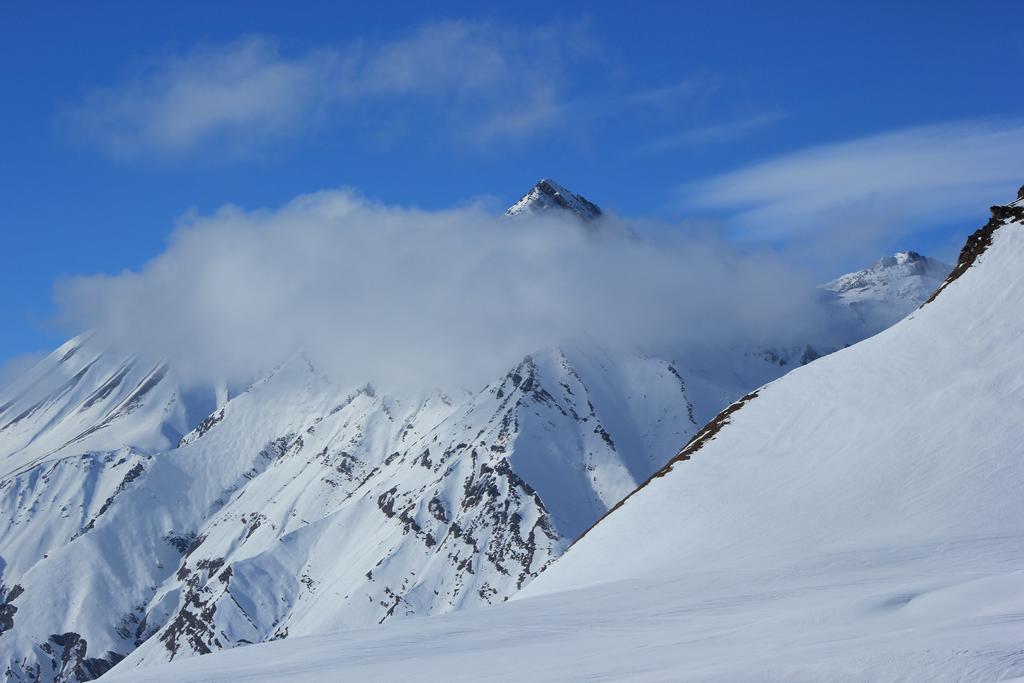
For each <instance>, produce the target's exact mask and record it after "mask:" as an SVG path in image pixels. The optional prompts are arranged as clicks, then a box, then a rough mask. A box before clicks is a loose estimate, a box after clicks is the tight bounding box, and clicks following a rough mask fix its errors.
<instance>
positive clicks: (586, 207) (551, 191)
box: [505, 178, 602, 221]
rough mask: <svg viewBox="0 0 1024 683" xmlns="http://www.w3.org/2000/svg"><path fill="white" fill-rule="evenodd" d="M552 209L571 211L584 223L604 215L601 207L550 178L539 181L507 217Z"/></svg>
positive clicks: (509, 209) (511, 208) (510, 209)
mask: <svg viewBox="0 0 1024 683" xmlns="http://www.w3.org/2000/svg"><path fill="white" fill-rule="evenodd" d="M551 209H562V210H565V211H570V212H572V213H574V214H576V215H577V216H579V217H580V218H581V219H582V220H583V221H592V220H594V219H595V218H599V217H600V216H601V215H602V211H601V207H599V206H598V205H597V204H594V203H593V202H591V201H589V200H588V199H586V198H585V197H583V196H582V195H578V194H576V193H575V192H571V191H569V190H567V189H565V188H564V187H562V186H561V185H559V184H558V183H556V182H555V181H554V180H551V179H550V178H542V179H541V180H539V181H538V182H537V184H536V185H534V186H533V187H532V188H531V189H530V191H529V192H527V193H526V194H524V195H523V196H522V197H521V198H520V199H519V201H517V202H516V203H515V204H513V205H512V206H510V207H509V208H508V209H507V210H506V211H505V215H506V216H521V215H530V214H535V213H537V212H544V211H550V210H551Z"/></svg>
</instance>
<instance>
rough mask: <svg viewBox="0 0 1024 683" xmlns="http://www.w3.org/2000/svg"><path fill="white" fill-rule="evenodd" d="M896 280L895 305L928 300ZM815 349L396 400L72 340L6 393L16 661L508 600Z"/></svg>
mask: <svg viewBox="0 0 1024 683" xmlns="http://www.w3.org/2000/svg"><path fill="white" fill-rule="evenodd" d="M542 184H543V183H541V184H539V185H538V187H540V185H542ZM548 185H549V186H550V187H556V186H555V185H554V184H553V183H551V182H550V181H548ZM567 192H568V191H566V190H564V188H559V189H558V190H557V193H559V194H560V196H563V197H566V196H568V195H567V194H566V193H567ZM570 194H571V193H570ZM574 196H575V195H574ZM531 206H532V207H533V208H531V210H543V209H542V208H540V205H539V204H536V205H534V204H531ZM551 206H552V207H555V209H556V210H561V208H564V207H561V205H560V204H553V205H551ZM559 207H561V208H559ZM549 208H550V207H549ZM887 282H889V283H894V284H895V285H898V284H899V282H900V277H899V274H895V275H893V276H892V277H888V278H887ZM908 292H909V293H910V294H908ZM897 294H898V295H897V296H894V297H892V298H891V299H890V300H889V301H888V302H887V304H886V305H887V306H895V307H900V308H901V309H902V310H908V309H910V308H912V307H913V306H915V305H917V304H919V303H920V302H921V301H923V299H924V297H925V296H926V292H924V291H923V290H922V291H920V292H918V291H917V290H913V289H912V288H911V289H908V288H903V289H899V290H897ZM903 295H906V296H911V297H912V298H910V299H902V298H900V296H903ZM914 297H916V298H914ZM864 298H869V297H868V295H865V297H864ZM835 305H837V306H842V305H844V304H841V303H836V304H835ZM836 310H840V309H836ZM864 334H865V332H864V328H863V327H861V326H858V325H853V326H852V327H849V328H844V329H843V331H842V335H846V336H845V337H843V339H845V340H847V341H856V340H857V339H860V338H862V337H863V336H864ZM798 362H799V359H797V360H795V361H794V362H793V363H788V362H786V361H785V360H782V361H780V360H779V357H778V356H773V355H771V354H769V353H763V352H749V351H746V350H737V351H736V352H735V353H732V354H731V355H730V354H723V355H722V358H721V359H720V361H719V362H718V363H717V364H710V365H709V364H707V362H706V361H702V364H701V365H699V366H697V367H693V366H691V365H690V364H688V363H687V359H685V358H684V359H667V358H652V357H649V356H645V355H643V354H640V353H627V352H622V351H617V352H615V353H612V352H610V351H608V350H604V349H600V348H597V347H595V346H591V347H589V348H571V349H570V348H566V349H561V350H559V349H547V350H541V351H537V352H534V353H532V354H531V355H530V356H527V357H526V358H524V359H523V361H522V362H521V363H519V364H517V365H516V366H515V367H513V368H510V369H509V370H508V371H507V372H506V373H504V374H503V375H502V376H500V377H497V378H495V380H494V381H493V382H491V383H490V384H488V385H487V386H486V387H484V388H483V389H481V390H477V391H466V392H460V393H458V394H456V395H446V394H444V393H442V392H439V391H434V392H426V393H424V394H422V395H400V396H398V395H387V394H384V393H382V392H380V391H378V390H376V389H375V388H374V387H372V386H367V385H365V384H358V383H356V384H352V385H344V386H342V385H338V384H335V383H332V382H331V381H329V380H327V379H326V378H324V377H322V376H321V375H320V374H319V373H318V372H317V370H316V369H315V368H313V367H312V366H311V365H310V364H309V363H308V362H306V360H305V359H304V358H303V357H302V355H301V354H299V355H296V356H294V357H293V358H291V359H289V360H288V361H287V362H284V363H282V365H281V366H280V367H278V368H277V369H276V370H275V371H274V372H273V373H271V374H270V375H269V376H267V377H264V378H262V379H261V380H260V381H258V382H256V383H254V384H253V385H252V386H249V387H235V388H232V389H231V390H230V391H229V390H228V388H227V387H225V386H222V385H220V384H218V383H216V382H211V386H209V387H206V388H201V389H190V390H188V391H186V390H184V389H183V388H182V386H181V383H180V382H179V381H178V380H177V379H176V377H175V374H174V369H173V368H170V367H167V366H166V365H164V364H161V363H147V362H144V361H142V360H141V359H139V358H133V357H122V356H120V355H118V354H115V353H111V352H110V351H109V350H108V349H104V348H102V347H100V346H99V344H98V343H97V342H96V341H95V340H93V339H91V338H89V337H88V336H85V337H82V338H79V339H75V340H72V341H70V342H68V343H67V344H65V345H64V346H63V347H62V348H61V349H59V350H58V351H56V352H55V353H54V354H52V355H51V356H50V357H49V358H47V359H46V360H44V361H43V362H42V363H41V364H40V365H39V366H38V367H36V368H35V369H34V370H32V371H31V372H30V373H28V374H27V375H25V376H23V377H21V378H20V379H19V381H18V382H16V383H15V384H14V385H12V386H10V387H7V388H5V389H2V390H0V665H2V666H3V667H4V670H5V672H7V675H8V677H10V678H12V679H13V680H34V679H41V680H85V679H89V678H93V677H95V676H97V675H99V674H101V673H103V672H104V671H105V670H107V669H108V668H110V667H111V666H112V665H113V664H114V663H116V662H119V661H121V659H122V658H123V657H126V656H127V660H126V661H124V662H123V663H122V664H121V667H130V666H137V665H151V664H159V663H161V662H165V661H168V660H170V659H175V660H177V659H181V658H184V657H187V656H190V655H195V654H203V653H206V652H211V651H216V650H220V649H224V648H231V647H234V646H236V645H240V644H247V643H252V642H261V641H266V640H271V639H277V638H283V637H285V636H288V637H289V639H291V638H293V637H296V636H303V635H310V634H317V633H323V632H325V631H329V630H332V629H340V628H355V627H360V626H366V625H376V624H379V623H382V622H391V621H395V620H397V619H403V618H406V617H412V616H417V615H428V614H443V613H447V612H451V611H454V610H459V609H463V608H469V607H473V606H479V605H487V604H491V603H498V602H502V601H504V600H505V599H507V598H509V597H511V596H512V595H514V594H515V593H516V592H517V591H518V590H519V589H520V588H522V587H523V586H525V585H526V584H527V583H529V581H531V580H532V579H533V577H534V576H536V575H537V574H538V573H539V572H540V571H541V569H542V568H543V567H544V566H546V565H547V564H548V563H550V562H551V561H552V560H554V559H555V558H556V557H558V556H559V555H560V554H561V553H562V551H563V550H564V549H565V548H566V547H567V546H568V545H569V544H570V543H571V542H572V541H573V540H574V539H576V538H577V537H579V535H580V534H581V533H583V531H585V530H586V529H587V528H589V527H590V526H591V525H592V524H593V523H594V522H595V521H596V520H597V519H598V518H600V517H601V516H602V515H603V514H604V513H605V512H606V511H607V510H608V509H609V508H610V507H611V506H612V505H614V504H615V503H616V502H617V501H619V500H620V499H622V498H623V497H624V496H625V495H627V494H628V493H629V492H630V491H632V490H633V489H634V488H635V487H636V486H637V484H639V483H641V482H642V481H644V480H645V479H646V478H647V477H648V476H649V475H650V474H651V473H652V472H654V471H655V470H657V469H658V468H659V467H661V466H662V465H663V464H664V462H665V459H666V454H670V453H672V452H674V451H675V450H676V449H677V448H678V445H679V444H680V443H683V442H685V441H686V440H687V439H688V438H690V437H691V436H692V435H693V434H694V433H695V432H696V431H697V428H698V425H700V424H702V423H704V422H706V421H707V420H708V419H710V418H711V417H712V416H714V415H715V413H717V412H718V411H719V410H720V409H721V408H722V407H724V406H725V405H727V404H728V403H729V402H730V401H732V400H734V399H735V398H737V397H738V396H740V395H742V394H743V393H744V392H746V391H749V390H750V389H751V388H752V387H755V386H758V385H760V384H762V383H764V382H766V381H769V380H771V379H774V378H776V377H778V376H779V375H781V374H782V373H783V372H785V371H787V370H788V369H789V368H790V367H792V366H793V365H794V364H798Z"/></svg>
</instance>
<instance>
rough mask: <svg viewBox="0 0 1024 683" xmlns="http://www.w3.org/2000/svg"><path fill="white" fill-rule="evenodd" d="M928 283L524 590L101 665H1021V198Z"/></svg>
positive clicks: (357, 671) (786, 383)
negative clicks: (418, 616) (493, 599)
mask: <svg viewBox="0 0 1024 683" xmlns="http://www.w3.org/2000/svg"><path fill="white" fill-rule="evenodd" d="M954 275H956V277H951V278H950V279H949V280H948V281H947V283H948V284H947V285H946V286H945V288H944V289H942V290H941V293H940V295H939V296H937V297H935V298H934V299H933V301H932V302H931V303H929V304H928V305H926V306H924V307H922V308H920V309H919V310H917V311H916V312H914V313H913V314H912V315H911V316H909V317H908V318H907V319H905V320H903V321H902V322H900V323H899V324H897V325H895V326H893V327H892V328H890V329H888V330H886V331H885V332H882V333H881V334H879V335H877V336H875V337H872V338H870V339H868V340H865V341H863V342H861V343H859V344H856V345H854V346H852V347H850V348H847V349H844V350H842V351H839V352H837V353H834V354H832V355H830V356H827V357H825V358H822V359H820V360H818V361H815V362H814V363H811V364H809V365H807V366H805V367H802V368H799V369H797V370H795V371H793V372H791V373H789V374H788V375H786V376H785V377H782V378H781V379H778V380H776V381H774V382H771V383H769V384H767V385H765V386H762V387H761V388H760V389H759V390H758V391H757V392H756V394H752V395H750V396H749V397H747V398H746V399H745V400H744V401H742V402H738V403H736V404H734V405H733V406H732V407H730V409H728V410H727V411H726V412H724V413H722V414H720V415H719V417H718V418H716V419H715V420H713V421H712V423H711V424H710V425H709V427H708V428H705V430H702V432H703V433H702V434H701V435H699V436H698V437H697V438H696V439H694V440H693V441H692V442H691V444H690V446H688V447H686V448H684V449H683V450H682V451H681V452H680V456H679V457H677V459H676V461H675V462H673V463H670V465H669V466H668V467H667V468H665V470H663V471H662V472H660V475H661V476H658V477H656V478H654V479H652V480H651V482H650V483H649V484H648V485H647V486H645V487H643V488H641V489H639V490H638V491H637V492H636V493H635V495H632V496H631V497H630V498H628V499H627V500H626V502H625V503H624V504H622V505H621V506H620V507H619V508H618V510H616V511H615V512H613V513H612V514H610V515H608V516H607V517H605V518H604V520H603V521H602V522H601V523H599V524H597V525H596V526H595V527H594V528H593V529H592V530H591V532H590V533H589V534H587V536H586V537H585V538H583V539H581V540H580V541H579V543H577V544H576V545H575V546H573V548H572V549H571V550H569V551H568V552H567V553H566V554H565V555H563V556H562V557H561V558H560V559H559V560H558V561H557V562H555V563H554V564H553V565H552V566H551V567H549V568H548V569H547V570H546V571H545V572H544V573H543V574H542V575H541V576H539V577H538V578H537V579H536V580H535V581H533V582H532V583H531V584H530V585H529V586H527V587H526V588H525V590H524V591H523V592H521V593H519V594H518V595H517V596H516V598H515V599H514V600H512V601H510V602H509V603H507V604H504V605H498V606H495V607H493V608H490V609H488V610H475V611H463V612H458V613H454V614H450V615H443V616H440V617H434V618H431V619H424V620H415V621H407V622H404V623H398V624H392V625H390V626H389V627H388V628H382V629H372V630H371V629H361V630H360V629H356V630H349V631H344V632H340V633H334V634H323V635H318V636H315V637H308V638H296V639H294V640H292V641H291V642H289V643H288V644H281V643H268V644H262V645H257V646H254V647H253V648H249V649H247V650H235V651H228V652H223V653H217V654H214V655H211V656H210V657H209V658H202V659H192V660H181V661H176V662H175V663H173V664H171V665H170V666H167V667H155V668H152V669H149V670H129V669H119V670H115V671H114V672H113V675H112V677H111V680H112V681H118V680H125V681H127V680H131V681H170V680H174V681H213V680H217V681H231V680H247V681H251V680H278V679H280V678H284V677H288V676H294V675H295V674H296V672H299V671H301V675H302V677H303V678H304V679H305V680H310V681H329V680H333V679H334V678H335V677H336V676H337V675H338V672H339V671H344V672H345V675H347V676H351V677H353V678H356V679H362V680H387V681H391V680H394V681H398V680H407V679H409V678H411V677H419V678H423V679H429V680H446V681H448V680H479V679H481V678H487V679H488V680H524V679H529V680H551V679H555V680H562V679H590V678H595V679H597V678H601V679H616V678H629V679H630V680H699V681H755V680H756V681H764V680H778V681H793V680H807V681H817V680H829V681H832V680H841V681H862V680H951V681H952V680H1015V679H1018V678H1020V677H1022V676H1024V657H1022V656H1021V649H1020V633H1021V614H1024V573H1022V572H1021V567H1022V566H1024V502H1022V499H1021V495H1020V491H1021V490H1022V488H1024V459H1022V458H1021V457H1020V443H1021V442H1022V441H1024V423H1022V422H1021V421H1020V419H1019V415H1020V413H1021V410H1022V409H1024V365H1022V364H1021V363H1020V358H1021V357H1022V356H1024V207H1022V206H1021V204H1020V203H1019V202H1014V203H1013V204H1011V205H1008V206H1007V207H997V208H996V210H995V211H993V220H991V221H990V222H989V224H988V225H987V226H986V227H985V228H983V229H982V231H979V232H977V233H975V234H974V235H972V236H971V239H970V240H969V241H968V244H967V246H966V247H965V250H964V252H963V253H962V254H961V260H960V262H958V265H957V271H954Z"/></svg>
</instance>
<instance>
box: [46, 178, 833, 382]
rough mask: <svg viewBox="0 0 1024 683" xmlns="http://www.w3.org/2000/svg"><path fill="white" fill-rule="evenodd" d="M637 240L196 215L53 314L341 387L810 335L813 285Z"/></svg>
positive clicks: (321, 197) (458, 223) (400, 220)
mask: <svg viewBox="0 0 1024 683" xmlns="http://www.w3.org/2000/svg"><path fill="white" fill-rule="evenodd" d="M609 220H612V219H609ZM625 232H626V231H617V230H615V229H614V224H611V225H608V226H606V229H604V230H602V231H600V232H599V234H598V235H596V236H594V235H590V234H588V233H587V232H586V231H585V230H583V229H581V227H580V225H579V224H578V223H575V222H573V221H571V220H568V221H566V220H562V219H559V218H556V217H548V218H545V217H537V218H533V219H526V220H517V221H509V220H506V219H502V218H498V217H494V216H492V215H490V214H487V213H484V212H483V211H481V210H479V209H477V208H466V209H459V210H451V211H440V212H423V211H413V210H407V209H401V208H394V207H388V206H380V205H375V204H371V203H368V202H366V201H364V200H362V199H360V198H359V197H358V196H356V195H354V194H352V193H351V192H348V191H328V192H321V193H318V194H313V195H309V196H303V197H299V198H297V199H295V200H294V201H292V202H291V203H289V204H288V205H286V206H284V207H282V208H280V209H278V210H270V211H253V212H247V211H243V210H241V209H239V208H235V207H225V208H223V209H221V210H220V211H218V212H216V213H215V214H213V215H209V216H192V217H189V218H187V219H186V220H185V221H184V223H183V224H182V225H181V226H180V227H179V228H178V230H177V231H176V232H175V233H174V236H173V239H172V241H171V243H170V246H169V248H168V249H167V251H166V252H165V253H164V254H162V255H161V256H159V257H158V258H156V259H155V260H153V261H152V262H151V263H149V264H147V265H146V266H145V267H144V268H143V269H141V270H140V271H138V272H126V273H123V274H120V275H115V276H103V275H101V276H94V277H85V278H76V279H72V280H68V281H65V282H63V283H61V284H60V285H59V287H58V302H59V307H60V310H61V311H62V317H63V319H64V320H65V322H67V323H68V324H69V325H70V326H71V327H73V328H75V329H76V330H79V329H83V328H92V329H95V330H96V331H97V332H98V334H100V335H103V336H105V337H106V338H107V340H108V341H109V343H111V344H113V345H115V346H121V347H123V348H125V349H126V350H129V351H133V352H134V351H146V352H147V353H152V354H157V355H160V356H163V357H166V358H168V359H170V360H171V362H172V363H174V364H175V366H176V367H177V368H178V369H179V370H180V371H183V372H185V373H187V374H191V375H192V376H194V377H197V378H205V379H209V378H210V377H212V376H216V375H218V374H227V375H229V376H232V377H235V378H247V377H251V376H252V374H253V373H256V372H259V371H260V370H261V369H266V368H268V367H270V366H273V365H274V364H276V363H278V362H280V360H281V359H282V358H284V357H285V356H287V355H288V354H290V353H292V352H294V351H295V350H298V349H301V350H302V351H303V352H304V353H306V354H307V355H308V357H309V358H310V359H311V360H313V362H314V364H315V365H317V366H318V367H319V368H320V369H322V370H323V371H325V372H328V373H329V374H331V375H332V376H335V377H337V378H339V379H341V380H351V381H359V382H362V381H366V380H368V379H369V380H373V381H377V382H382V383H384V384H389V383H391V384H394V383H413V384H417V385H451V384H453V383H454V384H460V385H463V386H467V385H468V386H477V385H478V384H479V383H481V382H484V381H488V380H490V379H493V378H494V376H496V374H497V373H501V372H504V371H505V370H506V369H507V367H508V366H510V365H511V364H512V363H514V362H515V361H516V360H518V359H519V358H521V357H522V356H523V355H524V354H526V353H529V352H531V351H533V350H536V349H538V348H542V347H546V346H549V345H553V344H559V343H569V342H572V341H575V340H579V339H584V338H593V339H598V340H600V341H601V343H603V344H606V345H610V346H621V345H626V346H630V347H639V348H641V349H645V350H648V351H650V352H661V351H664V350H666V349H667V350H673V351H679V352H682V350H685V349H693V348H697V347H701V346H710V347H716V346H719V345H721V344H726V343H731V342H733V341H738V340H751V339H756V340H758V341H759V342H761V343H765V344H769V343H771V342H772V341H778V342H780V343H782V342H787V341H793V340H795V339H798V338H802V336H803V335H804V333H805V332H806V328H805V327H801V325H802V324H803V323H807V325H810V319H809V316H811V315H813V310H816V309H814V303H813V298H812V297H813V294H812V290H813V288H812V287H811V286H810V283H809V282H807V281H806V280H805V279H804V278H803V277H801V276H799V275H798V274H795V273H794V272H793V271H792V270H790V269H788V268H786V267H785V266H784V265H782V264H781V263H780V262H778V261H777V260H775V259H774V258H772V257H771V256H766V255H758V254H745V255H741V254H737V253H734V252H732V251H731V250H729V249H728V248H727V247H724V246H723V245H721V244H719V243H716V242H713V241H694V242H688V243H682V242H678V241H671V240H670V239H667V238H666V239H662V240H659V241H655V242H644V241H639V240H637V239H634V238H632V237H628V236H626V234H625ZM790 337H792V338H790Z"/></svg>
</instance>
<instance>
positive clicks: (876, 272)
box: [824, 251, 952, 293]
mask: <svg viewBox="0 0 1024 683" xmlns="http://www.w3.org/2000/svg"><path fill="white" fill-rule="evenodd" d="M950 270H952V266H949V265H947V264H945V263H942V262H941V261H937V260H935V259H933V258H929V257H928V256H922V255H921V254H919V253H918V252H916V251H898V252H896V253H895V254H892V255H891V256H883V257H882V258H880V259H878V260H877V261H875V262H874V263H872V264H871V265H870V266H868V267H867V268H865V269H864V270H858V271H856V272H853V273H847V274H846V275H843V276H841V277H838V278H836V279H835V280H833V281H832V282H829V283H828V284H826V285H824V288H825V289H830V290H832V291H833V292H837V293H844V292H850V291H862V290H868V289H877V288H889V287H892V286H893V285H895V284H896V283H900V282H907V281H909V280H910V279H913V280H915V281H916V280H920V281H923V282H922V283H923V284H924V285H925V287H926V288H928V287H930V288H931V289H934V288H935V287H937V286H938V284H939V283H941V282H942V280H943V279H945V277H946V275H948V274H949V271H950ZM931 289H930V290H929V292H930V291H931Z"/></svg>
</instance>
